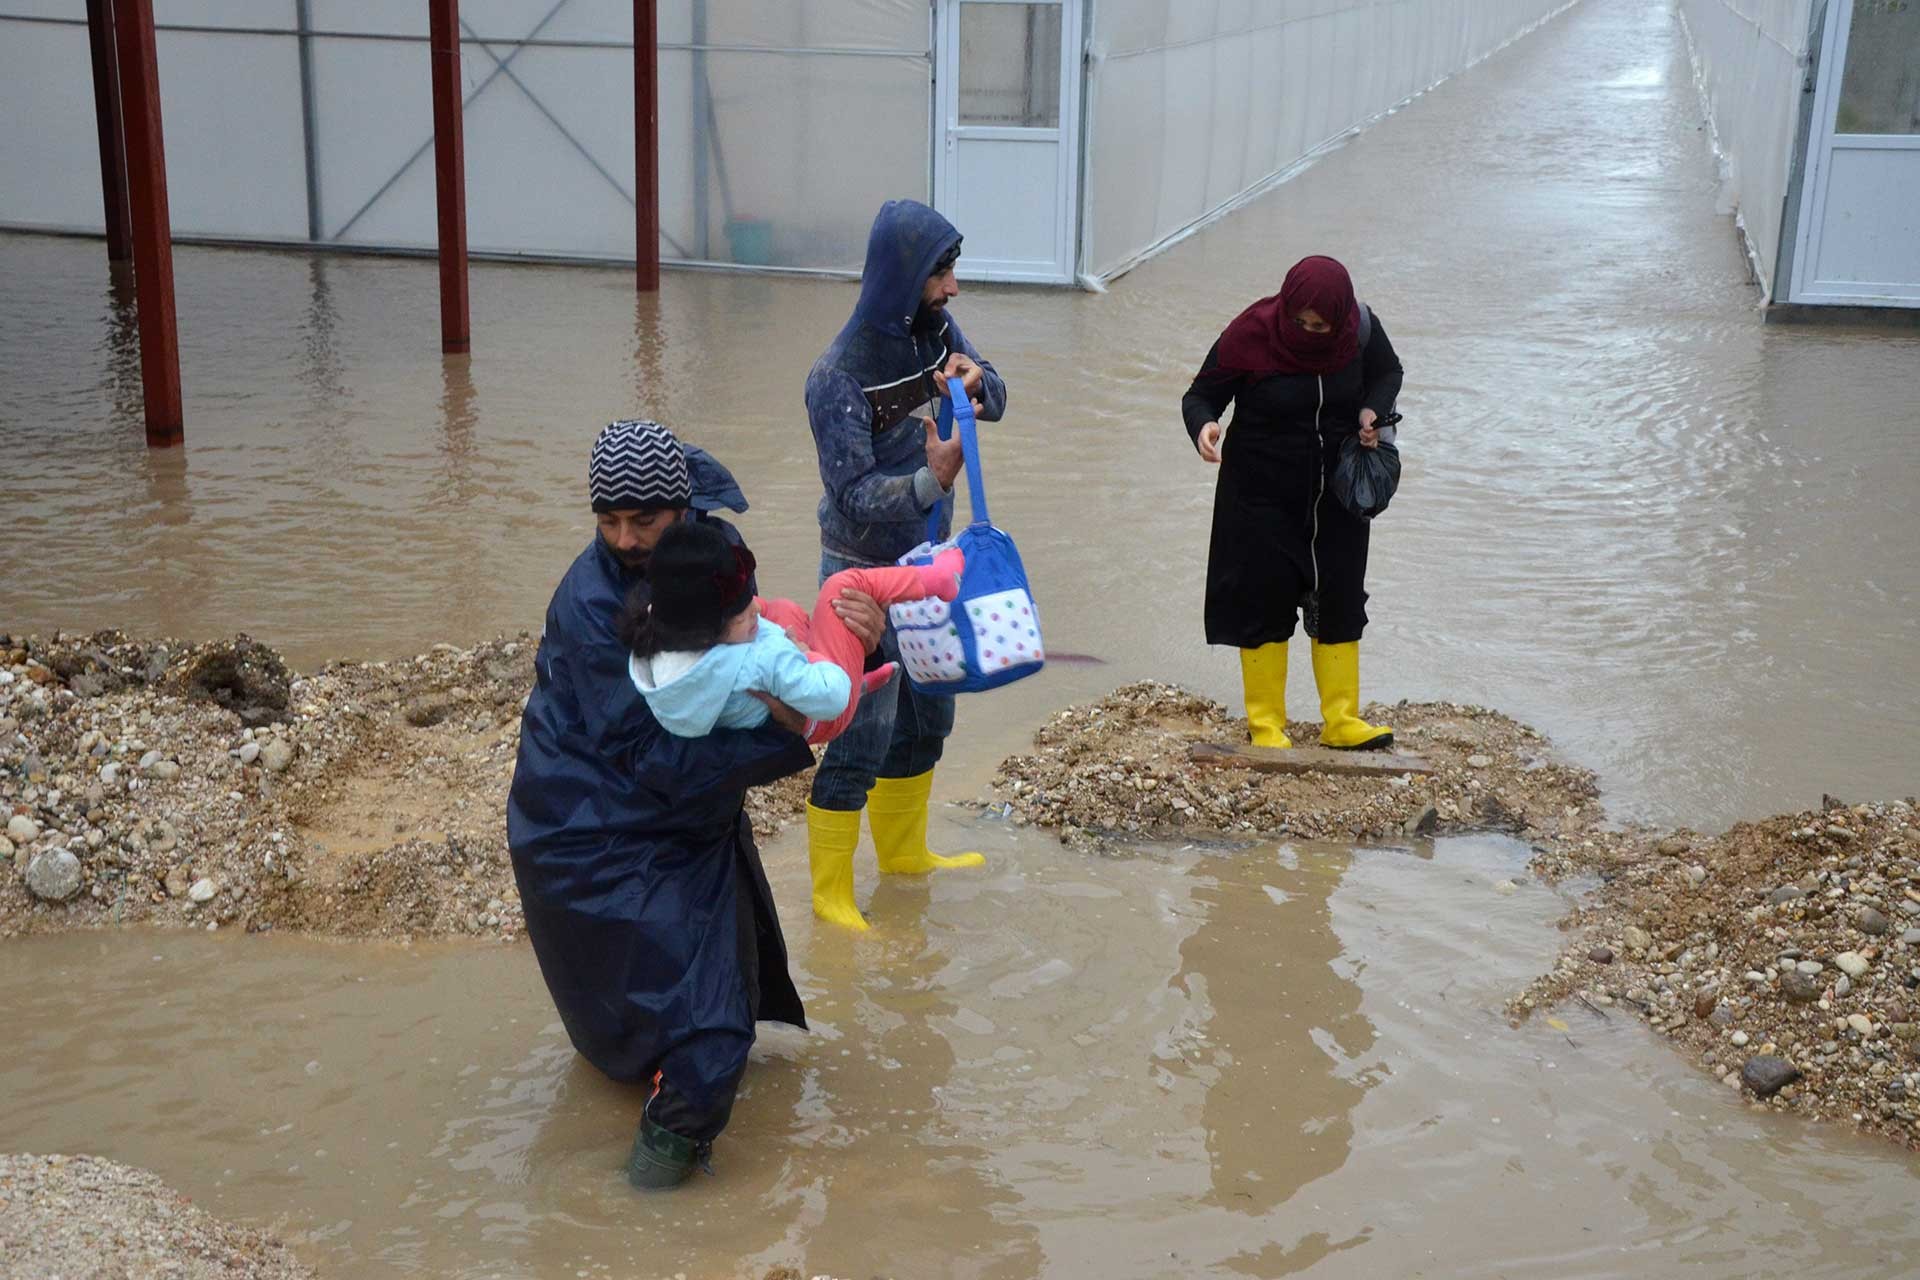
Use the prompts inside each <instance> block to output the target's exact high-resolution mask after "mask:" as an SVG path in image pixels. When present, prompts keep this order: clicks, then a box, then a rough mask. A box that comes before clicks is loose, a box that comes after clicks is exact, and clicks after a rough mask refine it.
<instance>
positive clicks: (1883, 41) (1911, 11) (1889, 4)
mask: <svg viewBox="0 0 1920 1280" xmlns="http://www.w3.org/2000/svg"><path fill="white" fill-rule="evenodd" d="M1834 129H1835V131H1836V132H1839V133H1920V0H1854V3H1853V25H1852V26H1851V27H1850V28H1848V35H1847V72H1846V75H1845V76H1843V77H1842V78H1841V81H1840V115H1839V118H1838V119H1837V120H1836V121H1835V122H1834Z"/></svg>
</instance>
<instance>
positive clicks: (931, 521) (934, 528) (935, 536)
mask: <svg viewBox="0 0 1920 1280" xmlns="http://www.w3.org/2000/svg"><path fill="white" fill-rule="evenodd" d="M933 421H934V426H935V427H936V428H938V430H939V433H940V438H941V439H942V440H951V439H953V401H952V400H949V399H947V398H946V397H944V396H943V397H941V399H940V408H939V409H938V411H937V412H936V413H935V415H934V419H933ZM946 513H947V500H946V499H945V498H939V499H936V500H935V501H934V504H933V510H931V511H929V512H927V541H928V542H938V541H940V518H941V517H942V516H944V515H945V514H946Z"/></svg>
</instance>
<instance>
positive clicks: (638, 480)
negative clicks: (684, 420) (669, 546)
mask: <svg viewBox="0 0 1920 1280" xmlns="http://www.w3.org/2000/svg"><path fill="white" fill-rule="evenodd" d="M587 496H588V497H589V498H591V499H592V501H593V509H594V510H595V511H626V510H629V509H634V508H637V509H639V510H642V511H648V510H658V509H659V508H662V507H684V506H686V505H688V504H689V503H690V502H692V501H693V482H692V481H691V480H690V479H689V478H688V476H687V452H686V450H685V449H683V448H682V447H681V445H680V442H679V441H678V440H676V439H675V438H674V435H673V432H671V431H669V430H667V429H666V428H665V427H663V426H661V425H660V424H659V423H657V422H645V421H627V422H609V423H608V424H607V425H606V427H605V428H604V429H603V430H602V431H601V432H600V435H599V438H598V439H596V440H595V441H594V442H593V455H592V456H591V457H590V458H589V459H588V460H587Z"/></svg>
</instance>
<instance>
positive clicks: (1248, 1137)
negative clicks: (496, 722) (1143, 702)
mask: <svg viewBox="0 0 1920 1280" xmlns="http://www.w3.org/2000/svg"><path fill="white" fill-rule="evenodd" d="M940 825H942V826H945V827H947V828H948V829H946V830H942V831H938V832H936V835H937V836H941V837H947V838H949V839H950V840H957V839H959V838H961V837H964V836H969V835H971V836H974V837H976V838H977V842H978V843H981V844H983V845H984V846H985V848H986V850H987V851H988V853H989V855H990V856H991V857H992V858H993V859H994V861H993V863H992V866H991V869H990V870H988V871H987V872H986V873H984V874H982V875H977V876H973V877H969V878H968V879H967V880H966V881H965V882H964V883H957V882H956V883H952V884H950V885H949V884H943V885H941V886H940V887H939V888H938V891H937V892H934V893H929V887H928V885H927V884H926V883H925V882H921V883H918V884H914V883H906V884H901V883H892V882H890V883H887V884H883V885H879V886H878V887H876V888H874V889H873V890H872V896H871V899H870V900H868V902H867V906H868V915H869V918H870V919H872V920H873V922H874V926H875V927H874V931H873V933H871V934H868V935H863V936H862V937H860V938H858V939H853V938H849V937H848V936H846V935H845V934H842V933H839V932H837V931H829V930H824V929H823V930H822V931H820V932H815V930H814V929H813V928H812V924H811V921H810V919H809V918H807V917H805V916H802V917H801V918H800V919H798V920H790V921H789V925H790V928H791V931H792V934H793V937H792V943H793V947H794V955H795V963H796V966H797V969H798V976H799V978H800V980H801V983H802V986H803V988H804V989H805V991H806V993H807V998H808V1004H809V1017H810V1020H811V1021H812V1022H813V1023H814V1030H813V1032H812V1033H811V1034H810V1035H808V1034H802V1033H799V1032H797V1031H793V1030H791V1029H776V1028H764V1029H763V1035H762V1038H761V1042H760V1044H759V1045H758V1046H757V1047H756V1050H755V1053H754V1059H753V1063H752V1066H751V1067H750V1069H749V1071H748V1074H747V1079H746V1087H745V1089H744V1091H743V1093H742V1095H741V1098H740V1101H739V1105H738V1107H737V1108H736V1111H735V1117H734V1123H733V1125H732V1126H731V1127H730V1128H729V1129H728V1130H727V1132H726V1134H725V1135H723V1137H722V1138H721V1140H720V1142H719V1144H718V1146H717V1148H716V1151H715V1155H714V1163H715V1166H716V1169H717V1171H718V1176H717V1177H714V1178H704V1177H701V1178H695V1179H694V1180H693V1181H692V1182H690V1183H688V1184H687V1185H686V1186H685V1187H684V1188H682V1189H680V1190H678V1191H676V1192H674V1193H673V1194H671V1195H639V1194H636V1193H634V1192H633V1191H631V1190H630V1189H629V1188H628V1187H627V1186H626V1184H625V1182H624V1180H623V1178H622V1177H621V1172H620V1164H621V1161H622V1159H623V1158H624V1155H625V1152H626V1145H627V1142H628V1140H629V1137H630V1135H631V1132H632V1128H633V1125H634V1124H635V1123H636V1122H637V1120H638V1117H639V1109H640V1102H641V1095H640V1091H639V1090H636V1089H632V1088H628V1087H625V1086H619V1085H615V1084H612V1083H610V1082H608V1081H607V1080H606V1079H605V1078H603V1077H601V1076H600V1075H599V1074H597V1073H596V1072H594V1071H593V1070H592V1068H590V1067H588V1066H586V1065H585V1064H584V1063H583V1062H582V1061H581V1060H579V1059H578V1058H576V1057H575V1056H574V1054H573V1053H572V1051H571V1049H570V1048H569V1047H568V1045H567V1042H566V1039H565V1036H564V1034H563V1033H562V1032H561V1030H560V1028H559V1026H558V1024H557V1023H556V1022H555V1020H554V1018H553V1014H552V1008H551V1006H550V1005H549V1004H548V1002H547V999H546V995H545V992H544V989H543V988H542V987H541V984H540V979H539V974H538V971H537V968H536V966H535V964H534V961H533V957H532V955H531V954H530V953H529V952H528V951H527V950H526V948H524V947H510V946H497V945H471V944H463V945H455V944H449V945H444V946H434V947H415V948H412V949H401V948H398V947H387V946H379V945H369V944H364V943H362V944H353V945H328V944H323V943H316V942H311V941H303V940H300V939H294V938H276V937H271V936H266V937H259V938H240V937H232V938H229V937H226V936H225V935H217V936H208V935H206V934H202V933H183V934H167V935H159V934H146V933H137V932H120V933H112V934H104V935H100V934H90V935H77V936H69V937H50V938H34V939H28V940H24V941H21V942H18V943H15V944H10V945H11V946H12V947H13V948H14V955H13V961H14V965H15V968H16V971H17V972H20V973H30V974H32V975H33V980H32V981H31V982H25V981H22V982H16V983H12V984H10V985H9V986H8V987H7V989H6V992H5V994H4V995H0V1015H3V1016H4V1018H5V1021H6V1026H7V1028H8V1032H9V1041H8V1045H9V1050H8V1053H7V1054H6V1055H5V1056H4V1057H3V1058H0V1133H4V1134H5V1135H6V1137H5V1146H6V1147H7V1148H8V1149H19V1150H29V1151H53V1150H61V1151H86V1152H93V1153H98V1154H102V1155H106V1156H109V1157H111V1158H114V1159H118V1160H123V1161H127V1162H130V1163H134V1164H138V1165H143V1166H147V1167H150V1168H153V1169H155V1170H156V1171H158V1172H159V1173H160V1174H161V1175H162V1176H163V1177H165V1178H167V1179H168V1180H169V1181H170V1182H172V1183H174V1184H175V1185H176V1186H179V1187H181V1188H182V1189H183V1190H185V1191H186V1192H187V1193H189V1194H191V1195H192V1196H193V1197H194V1199H195V1200H196V1201H197V1202H198V1203H200V1204H201V1205H202V1206H203V1207H205V1208H207V1209H209V1210H210V1211H213V1212H216V1213H220V1214H223V1215H228V1216H233V1217H237V1218H240V1219H243V1220H245V1221H247V1222H250V1223H255V1224H260V1225H264V1226H269V1227H272V1228H274V1229H276V1230H278V1231H280V1232H282V1233H284V1234H285V1235H287V1236H288V1237H289V1238H290V1239H291V1240H292V1241H293V1242H294V1244H295V1245H296V1247H297V1248H298V1250H299V1251H300V1252H301V1253H302V1254H303V1255H304V1256H305V1257H307V1258H308V1259H310V1260H312V1261H313V1262H315V1263H316V1264H318V1265H319V1266H320V1268H321V1270H322V1272H323V1273H324V1274H327V1275H343V1276H344V1275H371V1274H389V1273H395V1274H410V1275H422V1276H436V1277H440V1276H449V1277H469V1276H471V1277H478V1276H488V1275H501V1274H511V1275H520V1274H536V1275H571V1274H576V1273H578V1272H580V1271H585V1272H587V1274H589V1275H607V1276H627V1275H673V1274H675V1273H684V1274H686V1275H687V1276H689V1277H716V1278H717V1277H722V1276H726V1277H737V1276H749V1277H754V1278H755V1280H757V1278H758V1277H759V1276H761V1275H763V1274H764V1273H765V1272H766V1271H767V1270H768V1269H770V1268H772V1267H775V1266H798V1267H800V1268H801V1271H802V1274H806V1275H813V1274H820V1273H826V1274H833V1275H847V1276H865V1275H897V1276H962V1277H981V1278H984V1280H1021V1278H1030V1277H1034V1276H1049V1277H1053V1276H1059V1277H1079V1276H1088V1275H1099V1276H1104V1277H1115V1278H1116V1280H1133V1278H1142V1280H1144V1278H1147V1277H1172V1276H1191V1275H1241V1276H1256V1277H1281V1276H1291V1275H1296V1274H1309V1275H1324V1276H1355V1277H1359V1276H1383V1275H1391V1276H1403V1275H1404V1276H1410V1275H1425V1276H1441V1277H1462V1278H1465V1277H1474V1276H1487V1275H1499V1274H1512V1275H1555V1276H1574V1277H1619V1276H1630V1275H1646V1274H1670V1273H1677V1272H1679V1271H1682V1270H1684V1271H1685V1272H1686V1273H1687V1274H1689V1275H1700V1276H1704V1277H1715V1278H1722V1277H1724V1278H1726V1280H1733V1278H1735V1277H1741V1278H1744V1277H1750V1276H1794V1277H1843V1276H1845V1277H1851V1276H1857V1275H1866V1274H1895V1273H1899V1272H1901V1271H1902V1270H1903V1267H1904V1260H1905V1259H1906V1258H1907V1257H1909V1256H1910V1255H1911V1253H1912V1250H1913V1249H1914V1248H1915V1247H1916V1246H1920V1231H1917V1230H1916V1228H1915V1226H1914V1223H1913V1219H1912V1215H1911V1205H1912V1202H1913V1198H1914V1196H1915V1195H1916V1194H1920V1174H1917V1173H1916V1170H1915V1168H1914V1166H1913V1164H1912V1163H1911V1161H1910V1160H1908V1159H1907V1158H1906V1157H1905V1156H1904V1155H1903V1154H1902V1153H1900V1152H1898V1151H1896V1150H1894V1149H1893V1148H1891V1147H1889V1146H1886V1145H1884V1144H1880V1143H1874V1142H1867V1141H1864V1140H1860V1139H1857V1138H1855V1137H1853V1136H1852V1135H1851V1134H1848V1133H1846V1132H1844V1131H1841V1130H1838V1129H1831V1128H1812V1127H1808V1126H1804V1125H1801V1124H1797V1123H1794V1122H1789V1121H1781V1120H1778V1119H1776V1118H1775V1117H1772V1116H1769V1115H1765V1114H1760V1115H1754V1114H1751V1113H1749V1112H1748V1111H1747V1110H1746V1109H1745V1108H1744V1107H1743V1106H1742V1105H1741V1104H1740V1102H1739V1100H1738V1099H1737V1098H1735V1097H1734V1096H1732V1095H1731V1094H1729V1093H1728V1092H1727V1091H1726V1090H1725V1089H1724V1088H1723V1087H1721V1086H1719V1085H1717V1084H1715V1083H1714V1082H1713V1081H1712V1080H1710V1079H1708V1078H1707V1077H1705V1076H1702V1075H1698V1074H1696V1073H1694V1072H1693V1071H1692V1070H1691V1069H1689V1068H1687V1067H1685V1066H1684V1065H1683V1064H1681V1063H1680V1062H1679V1061H1678V1060H1677V1059H1676V1058H1675V1057H1674V1055H1672V1054H1671V1053H1670V1052H1669V1051H1668V1050H1667V1048H1666V1047H1665V1046H1664V1044H1662V1043H1660V1042H1658V1041H1656V1040H1654V1039H1653V1038H1651V1037H1649V1036H1648V1035H1647V1034H1646V1033H1645V1031H1644V1030H1643V1029H1642V1028H1641V1027H1640V1026H1639V1024H1638V1023H1637V1022H1634V1021H1632V1020H1630V1019H1625V1018H1612V1019H1608V1020H1604V1021H1603V1020H1601V1019H1600V1018H1598V1017H1595V1016H1593V1015H1591V1014H1588V1013H1586V1012H1584V1011H1581V1010H1578V1009H1574V1010H1569V1011H1567V1012H1566V1013H1565V1017H1566V1020H1567V1022H1568V1027H1567V1029H1566V1030H1565V1031H1561V1030H1558V1029H1555V1028H1553V1027H1551V1026H1549V1025H1547V1024H1546V1023H1545V1020H1544V1019H1539V1020H1536V1021H1535V1023H1533V1024H1531V1025H1529V1026H1527V1027H1525V1028H1522V1029H1520V1030H1512V1029H1509V1028H1508V1027H1507V1025H1506V1023H1505V1021H1504V1019H1503V1017H1502V1014H1501V1003H1502V1001H1503V999H1504V998H1505V995H1506V993H1507V992H1508V991H1510V990H1511V989H1513V988H1514V987H1515V986H1517V985H1518V984H1520V983H1522V982H1524V981H1525V980H1526V978H1527V977H1528V976H1530V975H1531V974H1532V973H1534V972H1536V971H1537V969H1538V967H1539V966H1540V965H1542V964H1543V963H1545V962H1546V959H1547V957H1548V956H1550V955H1551V953H1552V951H1553V949H1554V947H1555V946H1556V944H1557V941H1558V937H1557V934H1556V932H1555V930H1554V929H1553V927H1552V922H1553V921H1554V920H1555V919H1556V918H1557V917H1558V916H1559V915H1560V914H1561V913H1562V911H1563V910H1564V909H1565V902H1564V900H1563V899H1561V898H1560V897H1558V896H1557V895H1555V894H1554V893H1552V892H1550V891H1548V890H1547V889H1545V888H1542V887H1539V886H1537V885H1533V884H1525V883H1523V887H1522V889H1521V891H1520V892H1519V893H1515V894H1510V895H1507V896H1501V895H1498V894H1496V893H1495V892H1494V888H1493V886H1494V885H1495V883H1496V882H1498V881H1499V880H1502V879H1505V878H1508V877H1511V876H1513V875H1514V874H1515V873H1516V870H1517V868H1518V867H1519V866H1520V864H1521V863H1522V861H1523V860H1524V859H1525V857H1526V849H1525V848H1524V846H1521V845H1519V844H1516V843H1514V842H1511V841H1507V840H1503V839H1491V838H1490V839H1477V840H1476V839H1455V840H1447V841H1442V842H1440V843H1439V845H1438V846H1437V849H1436V851H1435V856H1433V857H1431V858H1428V859H1422V858H1417V857H1414V856H1412V855H1411V854H1410V853H1409V852H1408V851H1405V850H1397V849H1381V850H1367V851H1359V852H1354V851H1351V850H1347V849H1341V848H1333V847H1323V846H1299V847H1292V846H1287V847H1281V848H1275V847H1273V846H1250V847H1248V848H1246V849H1243V850H1238V851H1232V852H1226V851H1219V850H1213V851H1201V850H1195V849H1191V848H1187V849H1181V848H1171V847H1168V848H1145V849H1140V850H1138V851H1135V852H1134V853H1132V854H1130V855H1126V856H1115V857H1105V858H1090V857H1087V856H1084V855H1082V854H1078V853H1075V852H1073V851H1071V850H1068V849H1066V848H1064V847H1063V846H1062V845H1060V844H1059V843H1058V842H1057V841H1055V840H1052V839H1049V838H1047V837H1044V836H1042V835H1040V834H1038V833H1033V832H1016V831H1012V830H1009V829H1006V828H1004V827H1001V826H999V825H998V824H986V825H982V826H980V827H978V828H972V829H967V828H962V827H960V826H958V825H955V824H952V823H950V822H947V821H946V820H945V819H944V818H943V820H942V822H941V824H940ZM770 862H771V871H772V880H773V885H774V891H775V895H776V897H777V898H778V899H779V900H780V901H783V902H801V903H803V902H805V901H806V889H807V872H806V866H805V856H804V850H803V841H802V840H801V839H799V838H797V837H791V836H790V837H785V838H783V839H782V840H780V841H778V842H776V843H775V845H774V846H773V848H772V849H771V850H770ZM863 870H864V869H863ZM862 879H863V882H864V880H865V879H866V877H865V876H864V875H863V877H862ZM1521 879H1522V880H1523V881H1524V880H1525V877H1524V876H1522V877H1521Z"/></svg>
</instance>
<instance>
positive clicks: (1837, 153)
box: [1680, 0, 1920, 314]
mask: <svg viewBox="0 0 1920 1280" xmlns="http://www.w3.org/2000/svg"><path fill="white" fill-rule="evenodd" d="M1680 11H1681V14H1682V16H1683V17H1684V19H1685V21H1686V24H1687V31H1688V35H1689V37H1690V39H1691V41H1692V45H1693V55H1694V64H1695V68H1696V70H1697V71H1698V74H1699V80H1700V86H1701V92H1702V93H1703V95H1704V96H1705V98H1706V105H1707V113H1708V117H1709V119H1710V120H1711V121H1712V123H1713V127H1714V135H1715V139H1716V141H1717V143H1718V145H1719V148H1720V153H1721V156H1722V159H1723V161H1724V162H1725V164H1726V168H1727V175H1726V176H1727V185H1728V189H1729V191H1730V194H1731V195H1732V197H1733V200H1734V203H1735V206H1736V215H1737V217H1738V218H1739V221H1740V226H1741V230H1742V233H1743V235H1744V236H1745V238H1746V242H1747V248H1748V252H1749V255H1750V256H1751V258H1752V260H1753V264H1754V270H1755V274H1756V275H1757V276H1758V277H1759V279H1760V282H1761V288H1762V290H1763V291H1764V297H1765V300H1766V301H1767V302H1768V303H1770V304H1773V305H1774V306H1775V307H1776V308H1779V309H1781V310H1784V311H1788V312H1798V313H1801V314H1805V313H1808V312H1811V311H1814V310H1816V309H1831V308H1837V307H1841V308H1843V307H1859V306H1868V307H1881V308H1885V307H1909V308H1920V3H1915V2H1914V0H1680Z"/></svg>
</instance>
